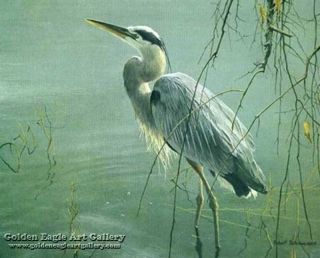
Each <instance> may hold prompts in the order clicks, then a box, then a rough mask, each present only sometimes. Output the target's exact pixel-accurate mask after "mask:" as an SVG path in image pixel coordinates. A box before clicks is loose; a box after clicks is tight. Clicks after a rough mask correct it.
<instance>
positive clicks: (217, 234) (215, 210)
mask: <svg viewBox="0 0 320 258" xmlns="http://www.w3.org/2000/svg"><path fill="white" fill-rule="evenodd" d="M187 161H188V163H189V164H190V165H191V166H192V167H193V169H194V170H195V171H196V172H197V174H198V175H199V177H200V179H201V181H202V182H203V184H204V187H205V189H206V192H207V194H208V198H209V207H210V209H211V210H212V213H213V223H214V229H215V245H216V257H218V255H219V252H220V232H219V216H218V210H219V205H218V201H217V198H216V197H215V196H214V194H213V192H212V191H211V187H210V184H209V182H208V181H207V179H206V177H205V175H204V173H203V168H202V166H200V165H199V164H197V163H196V162H194V161H192V160H189V159H187Z"/></svg>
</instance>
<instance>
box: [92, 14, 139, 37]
mask: <svg viewBox="0 0 320 258" xmlns="http://www.w3.org/2000/svg"><path fill="white" fill-rule="evenodd" d="M86 22H88V23H89V24H91V25H93V26H95V27H97V28H99V29H102V30H105V31H108V32H110V33H111V34H114V35H115V36H118V37H119V38H122V39H125V38H126V37H130V38H133V39H134V38H135V35H134V34H132V33H130V32H129V30H128V29H126V28H123V27H120V26H116V25H113V24H109V23H105V22H100V21H95V20H90V19H86Z"/></svg>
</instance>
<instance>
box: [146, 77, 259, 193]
mask: <svg viewBox="0 0 320 258" xmlns="http://www.w3.org/2000/svg"><path fill="white" fill-rule="evenodd" d="M195 86H196V81H194V80H193V79H192V78H191V77H189V76H187V75H185V74H182V73H175V74H168V75H165V76H162V77H161V78H160V79H159V80H158V81H157V82H156V83H155V85H154V91H158V92H159V93H160V94H159V96H160V98H159V99H157V101H154V102H153V101H152V99H151V106H152V113H153V116H154V119H155V123H156V126H157V127H158V129H159V130H160V131H161V132H162V133H163V135H164V137H165V138H166V140H167V141H168V143H169V144H170V146H172V147H173V148H174V149H175V150H176V151H178V152H180V151H181V147H182V144H183V140H184V137H185V136H184V135H185V132H186V128H187V119H186V116H187V115H188V114H189V109H190V105H191V100H192V96H193V94H194V91H195ZM233 119H234V113H233V112H232V110H231V109H230V108H229V107H228V106H227V105H226V104H224V103H223V102H222V101H221V100H220V99H219V98H217V97H215V96H214V94H213V93H211V92H210V91H209V90H207V89H205V88H204V87H203V86H202V85H200V84H198V86H197V91H196V95H195V99H194V103H193V113H192V116H191V118H190V123H189V127H188V133H187V134H186V142H185V145H184V149H183V155H184V156H186V157H187V158H189V159H191V160H193V161H195V162H198V163H199V164H201V165H203V166H205V167H207V168H209V169H211V170H213V171H214V172H215V173H218V174H220V175H223V174H227V173H238V175H239V176H240V177H242V178H243V179H244V181H245V182H247V183H248V184H249V185H250V184H251V185H255V184H260V183H262V182H263V179H264V176H263V173H262V171H261V169H260V168H259V166H258V165H257V164H256V162H255V161H254V158H253V152H254V143H253V140H252V138H251V135H250V134H248V135H247V136H246V137H245V138H244V139H242V138H243V136H244V135H245V134H246V133H247V129H246V128H245V126H244V125H243V124H242V123H241V122H240V121H239V120H238V119H236V120H235V122H234V128H233V130H232V123H233ZM177 124H179V125H177ZM239 142H240V143H239ZM236 146H237V147H236ZM252 187H253V186H252ZM253 188H255V187H253Z"/></svg>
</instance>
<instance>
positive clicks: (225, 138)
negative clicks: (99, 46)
mask: <svg viewBox="0 0 320 258" xmlns="http://www.w3.org/2000/svg"><path fill="white" fill-rule="evenodd" d="M87 22H89V23H90V24H92V25H94V26H96V27H99V28H101V29H103V30H106V31H108V32H110V33H112V34H113V35H115V36H117V37H118V38H120V39H121V40H123V41H124V42H126V43H128V44H129V45H131V46H133V47H134V48H136V49H137V50H138V51H139V52H140V54H141V55H142V57H138V56H134V57H132V58H131V59H129V60H128V61H127V63H126V64H125V66H124V71H123V77H124V86H125V89H126V91H127V94H128V96H129V98H130V100H131V102H132V105H133V108H134V111H135V113H136V116H137V119H138V121H139V123H140V126H141V129H142V131H143V132H144V133H145V134H146V137H147V140H149V141H150V142H151V144H152V145H154V146H156V148H158V149H160V148H161V146H162V145H163V144H164V143H166V144H167V145H168V146H169V147H170V148H171V149H172V150H174V151H175V152H177V153H181V151H182V155H183V156H184V157H185V158H186V159H187V161H188V162H189V164H190V165H191V166H192V167H193V168H194V170H195V171H196V172H197V174H198V175H199V176H200V179H201V181H202V182H203V184H204V186H205V188H206V191H207V193H208V195H209V201H210V207H211V209H212V211H213V214H214V221H215V227H216V231H217V230H218V218H217V209H218V205H217V202H216V199H215V196H214V195H213V193H212V191H211V187H210V185H209V183H208V181H207V180H206V178H205V175H204V172H203V167H205V168H207V169H209V171H210V172H211V173H212V174H213V175H214V176H216V177H219V178H222V180H223V181H226V182H228V183H229V184H231V186H232V187H233V190H234V192H235V194H236V195H237V196H245V197H248V196H250V195H252V194H253V195H254V194H256V192H255V191H257V192H260V193H263V194H266V193H267V190H266V185H265V183H264V175H263V172H262V170H261V169H260V167H259V166H258V165H257V163H256V161H255V160H254V157H253V152H254V143H253V141H252V138H251V135H250V134H247V129H246V128H245V126H244V125H243V124H242V123H241V122H240V121H239V120H238V119H237V118H234V116H235V115H234V113H233V112H232V111H231V109H230V108H229V107H228V106H227V105H226V104H224V103H223V102H222V101H221V100H220V99H218V98H217V97H215V95H214V94H213V93H212V92H211V91H209V90H208V89H206V88H204V87H203V86H202V85H200V84H197V82H196V81H195V80H194V79H192V78H191V77H189V76H188V75H186V74H183V73H171V74H166V75H163V74H164V72H165V68H166V61H167V59H168V56H167V51H166V47H165V44H164V42H163V40H162V39H161V38H160V37H159V35H158V33H157V32H155V31H154V30H152V29H151V28H149V27H146V26H135V27H133V26H132V27H128V28H123V27H119V26H116V25H112V24H108V23H105V22H100V21H95V20H89V19H87ZM152 81H155V83H154V86H153V90H151V88H150V86H149V82H152ZM190 107H192V111H191V112H190ZM188 116H189V119H186V117H188ZM200 192H201V191H200ZM202 205H203V196H202V194H200V196H198V211H199V209H200V208H201V207H202ZM196 224H197V223H196ZM216 246H217V248H219V241H218V240H217V234H216Z"/></svg>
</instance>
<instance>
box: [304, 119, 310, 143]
mask: <svg viewBox="0 0 320 258" xmlns="http://www.w3.org/2000/svg"><path fill="white" fill-rule="evenodd" d="M310 127H311V126H310V123H309V122H304V123H303V129H304V135H305V136H306V138H307V139H308V140H309V141H310V142H312V140H311V137H310Z"/></svg>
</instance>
